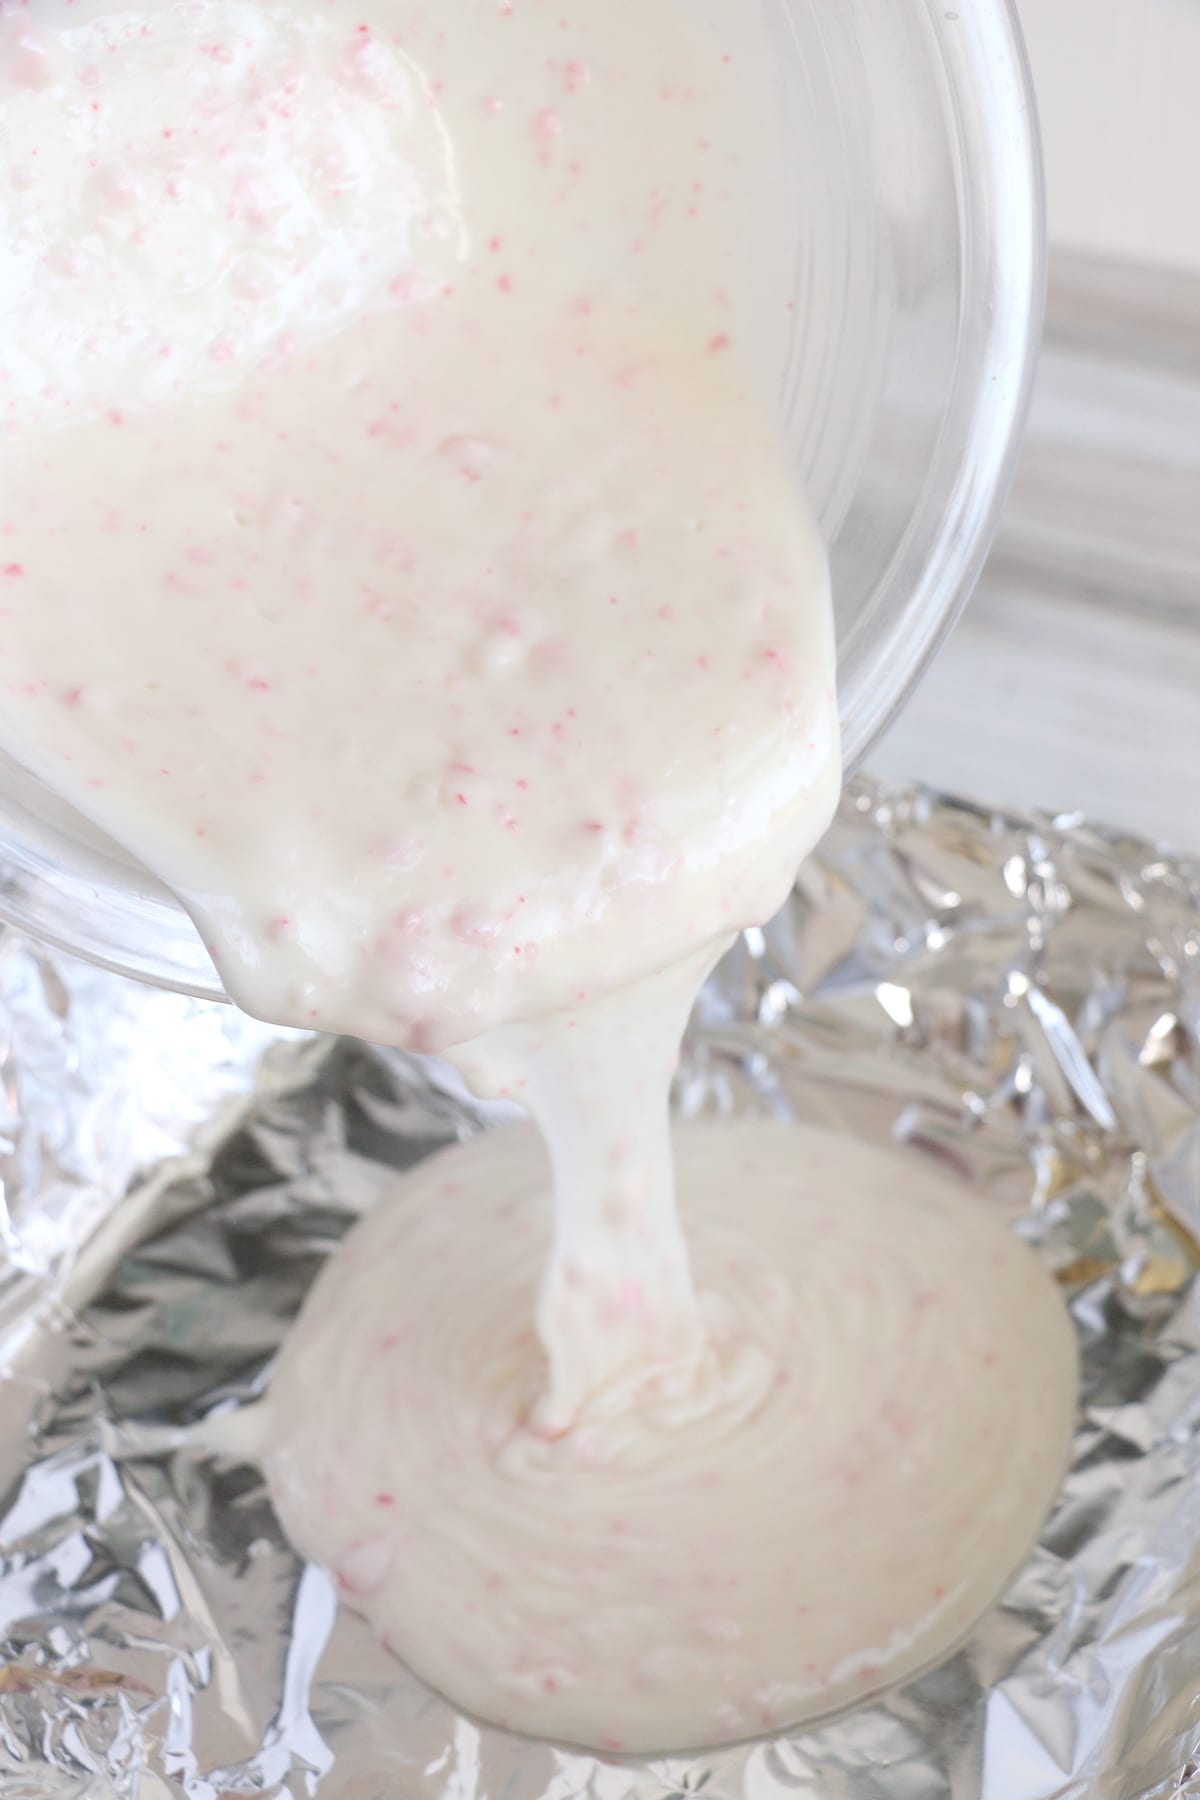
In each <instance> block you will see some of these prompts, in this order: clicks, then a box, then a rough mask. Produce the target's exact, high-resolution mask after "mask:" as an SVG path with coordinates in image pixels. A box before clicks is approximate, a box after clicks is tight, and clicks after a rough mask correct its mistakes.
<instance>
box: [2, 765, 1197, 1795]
mask: <svg viewBox="0 0 1200 1800" xmlns="http://www.w3.org/2000/svg"><path fill="white" fill-rule="evenodd" d="M1198 1035H1200V866H1197V865H1189V864H1186V863H1183V862H1179V861H1174V860H1170V859H1168V858H1166V857H1165V856H1162V855H1160V854H1158V853H1157V852H1155V851H1153V850H1152V849H1150V848H1149V847H1148V846H1147V845H1145V844H1142V843H1138V842H1136V841H1132V840H1129V839H1122V838H1118V837H1115V836H1112V835H1109V834H1106V833H1104V832H1102V831H1099V830H1097V829H1095V828H1093V827H1091V826H1089V825H1088V824H1086V823H1085V822H1084V821H1082V820H1079V819H1072V818H1059V819H1053V820H1051V819H1048V818H1033V817H1026V818H1019V817H1011V816H1010V817H1006V816H1002V815H997V814H990V813H986V812H982V811H979V810H976V809H973V808H970V807H967V806H964V805H961V804H956V803H954V802H951V801H947V800H943V799H939V798H937V797H935V796H933V795H930V794H927V793H911V792H904V793H889V792H885V791H884V790H882V789H880V788H878V787H875V786H872V785H870V784H868V783H865V782H861V781H860V782H859V783H857V784H856V785H854V786H853V787H852V788H851V790H850V792H849V793H848V795H847V797H846V800H845V803H844V806H843V809H842V813H841V816H840V819H839V822H838V824H837V826H836V827H835V829H834V830H833V832H832V833H831V835H830V837H829V838H828V840H827V841H826V843H825V844H824V846H823V847H822V850H821V853H820V855H819V856H818V857H817V858H816V859H814V861H813V862H811V863H810V864H809V865H807V866H806V867H805V869H804V870H803V872H802V874H801V877H800V879H799V882H798V884H797V888H796V891H795V894H794V896H793V899H792V901H791V903H790V905H789V906H788V908H787V909H786V910H785V912H784V913H783V914H782V915H781V917H780V918H779V919H778V920H777V921H776V922H775V923H774V924H773V925H772V926H771V927H770V928H769V929H768V930H767V931H765V932H761V933H760V932H751V933H749V934H747V935H746V937H745V938H744V939H743V940H742V941H741V942H740V943H739V945H738V946H737V948H736V950H735V951H734V952H733V953H732V954H731V956H730V957H729V958H728V959H727V960H726V962H725V963H724V964H723V965H722V967H721V968H720V970H719V971H718V973H717V975H716V976H715V977H714V979H713V981H712V983H711V984H710V986H709V988H708V989H707V990H706V992H705V995H704V996H703V999H702V1002H701V1006H700V1008H699V1010H698V1016H697V1018H696V1020H695V1022H694V1025H693V1029H692V1032H691V1034H690V1037H689V1040H688V1044H687V1046H686V1051H685V1056H684V1061H683V1066H682V1068H681V1071H680V1077H679V1082H678V1089H677V1099H678V1104H679V1106H680V1107H681V1108H682V1109H683V1110H685V1111H686V1112H688V1113H697V1112H707V1113H716V1114H734V1113H761V1114H771V1115H777V1116H784V1117H791V1116H796V1117H802V1118H805V1119H808V1120H811V1121H813V1122H816V1123H819V1124H823V1125H826V1126H832V1127H834V1128H837V1129H841V1130H845V1131H849V1132H853V1133H855V1134H857V1135H860V1136H864V1137H866V1138H868V1139H872V1140H875V1141H878V1142H887V1141H891V1142H898V1143H899V1144H901V1145H903V1146H905V1147H906V1153H907V1154H908V1155H910V1156H912V1157H915V1158H924V1159H927V1160H928V1161H929V1162H930V1163H931V1164H936V1165H938V1166H940V1167H943V1168H949V1169H952V1170H955V1171H957V1172H958V1173H959V1174H960V1175H961V1176H962V1177H963V1179H964V1180H966V1181H967V1182H969V1183H971V1184H972V1185H973V1186H974V1187H975V1188H976V1189H977V1190H979V1192H980V1193H981V1194H983V1195H984V1196H985V1197H986V1198H987V1199H988V1201H989V1202H990V1203H991V1204H993V1205H995V1206H996V1207H998V1208H1001V1209H1004V1210H1005V1212H1006V1213H1008V1214H1010V1215H1011V1216H1012V1219H1013V1222H1014V1228H1015V1229H1017V1230H1020V1231H1021V1232H1022V1233H1023V1234H1025V1235H1026V1236H1027V1237H1029V1238H1030V1239H1031V1241H1033V1242H1034V1243H1035V1244H1036V1245H1037V1246H1038V1248H1039V1251H1040V1254H1041V1255H1042V1256H1043V1257H1044V1258H1045V1259H1046V1261H1047V1263H1048V1264H1049V1266H1050V1267H1051V1268H1052V1269H1053V1271H1054V1272H1055V1274H1056V1276H1057V1278H1058V1279H1059V1281H1060V1282H1061V1283H1062V1284H1063V1286H1064V1288H1065V1289H1066V1290H1067V1292H1068V1294H1069V1296H1070V1299H1071V1304H1072V1307H1073V1311H1074V1316H1075V1319H1076V1323H1077V1326H1078V1331H1079V1336H1080V1341H1081V1346H1082V1354H1083V1386H1082V1393H1081V1402H1080V1417H1079V1428H1078V1433H1077V1436H1076V1440H1075V1451H1074V1457H1073V1464H1072V1468H1071V1472H1070V1475H1069V1477H1068V1479H1067V1482H1066V1485H1065V1487H1064V1490H1063V1493H1062V1496H1061V1499H1060V1501H1059V1503H1058V1505H1057V1507H1056V1509H1055V1512H1054V1514H1053V1516H1052V1518H1051V1520H1050V1522H1049V1524H1048V1525H1047V1527H1046V1529H1045V1531H1044V1533H1043V1535H1042V1539H1041V1542H1040V1543H1039V1545H1038V1547H1037V1549H1036V1551H1035V1553H1034V1555H1033V1557H1032V1558H1031V1560H1030V1562H1029V1564H1028V1566H1027V1567H1026V1568H1025V1570H1024V1571H1023V1573H1022V1575H1021V1576H1020V1578H1019V1579H1018V1581H1017V1582H1016V1584H1015V1585H1014V1587H1013V1588H1012V1590H1011V1591H1010V1592H1009V1593H1008V1595H1007V1596H1006V1597H1005V1599H1004V1601H1003V1602H1002V1604H1001V1605H1000V1606H998V1607H997V1608H996V1609H995V1610H994V1611H993V1612H992V1613H991V1614H990V1616H989V1617H988V1618H987V1619H986V1620H985V1621H984V1623H983V1624H982V1625H981V1626H980V1627H979V1628H978V1629H977V1631H976V1632H975V1633H974V1635H973V1636H972V1637H971V1639H970V1640H969V1642H968V1643H967V1644H965V1645H964V1647H963V1648H962V1649H961V1650H960V1651H959V1653H958V1654H957V1655H956V1656H954V1657H953V1658H952V1659H951V1660H950V1661H949V1662H947V1663H945V1664H943V1665H942V1667H940V1668H939V1669H937V1670H935V1671H934V1672H933V1673H932V1674H929V1675H926V1676H925V1677H923V1678H922V1679H921V1680H919V1681H916V1682H914V1683H912V1684H910V1685H908V1686H907V1687H904V1688H902V1689H899V1690H897V1691H896V1692H894V1693H892V1694H891V1695H890V1696H888V1697H887V1698H886V1699H884V1700H883V1701H882V1702H880V1703H878V1704H875V1705H872V1706H869V1707H865V1708H861V1709H859V1710H858V1711H855V1712H852V1713H848V1714H846V1715H844V1716H842V1717H840V1718H838V1719H836V1720H833V1721H831V1722H829V1723H826V1724H825V1725H823V1726H820V1727H817V1728H816V1729H810V1730H807V1731H805V1732H802V1733H798V1734H791V1735H785V1736H782V1737H778V1738H775V1739H772V1740H764V1741H762V1742H758V1743H753V1744H749V1745H743V1746H739V1747H735V1748H731V1749H724V1750H720V1751H716V1752H708V1753H705V1754H704V1755H702V1756H698V1757H695V1758H678V1757H676V1758H670V1759H667V1760H658V1761H653V1762H648V1763H637V1762H633V1761H630V1760H627V1759H621V1758H604V1757H596V1756H592V1755H584V1754H581V1753H579V1752H577V1751H572V1750H566V1749H560V1748H557V1747H555V1746H553V1745H549V1744H544V1743H533V1742H529V1741H524V1740H520V1739H517V1738H512V1737H509V1736H506V1735H505V1734H504V1733H502V1732H499V1731H496V1730H492V1729H490V1728H485V1727H481V1726H479V1725H478V1724H476V1723H474V1722H473V1721H471V1720H468V1719H465V1718H462V1717H460V1716H457V1715H456V1714H455V1713H454V1711H453V1709H452V1708H451V1707H449V1706H448V1705H447V1704H446V1703H445V1702H444V1701H443V1700H441V1699H440V1698H438V1697H437V1696H435V1695H433V1694H431V1693H430V1692H429V1691H428V1690H427V1689H425V1688H424V1687H422V1685H421V1684H420V1683H419V1682H418V1681H416V1680H415V1679H414V1678H413V1677H412V1676H411V1675H409V1674H408V1673H407V1671H406V1670H405V1669H403V1668H402V1667H401V1666H400V1665H399V1664H397V1663H396V1662H394V1661H393V1660H392V1658H391V1657H390V1656H389V1655H388V1654H387V1653H386V1652H385V1651H384V1650H383V1649H382V1648H381V1647H380V1646H379V1645H378V1644H377V1643H376V1642H375V1640H374V1639H373V1637H372V1635H371V1633H370V1631H369V1630H368V1628H367V1627H366V1626H365V1625H364V1624H363V1622H362V1621H361V1620H359V1619H357V1618H355V1617H354V1616H353V1615H351V1614H348V1613H343V1612H341V1611H340V1610H339V1609H338V1607H337V1605H336V1602H335V1597H334V1593H333V1589H332V1586H331V1584H330V1582H329V1580H328V1578H327V1577H326V1576H325V1575H324V1574H323V1573H322V1572H321V1571H320V1570H317V1569H315V1568H311V1567H308V1568H306V1567H304V1566H303V1565H302V1564H301V1562H300V1561H299V1560H298V1559H297V1558H296V1556H295V1555H294V1554H293V1553H292V1551H291V1550H290V1548H289V1547H288V1545H287V1544H286V1542H285V1541H284V1539H283V1537H282V1535H281V1533H280V1529H279V1526H278V1524H277V1522H276V1520H275V1517H274V1514H273V1512H272V1509H271V1506H270V1503H269V1501H268V1499H267V1496H266V1493H265V1490H264V1487H263V1483H262V1480H261V1478H260V1476H259V1475H258V1473H257V1472H256V1471H255V1470H254V1469H253V1468H251V1467H249V1466H247V1465H246V1464H244V1463H243V1462H241V1461H239V1459H238V1458H237V1456H236V1454H234V1453H233V1452H232V1451H231V1449H230V1448H229V1446H231V1445H233V1444H235V1443H236V1414H237V1411H238V1409H239V1408H240V1407H241V1406H243V1405H244V1404H245V1403H246V1402H247V1401H248V1400H251V1399H253V1398H254V1397H255V1396H257V1395H258V1394H260V1393H261V1391H262V1388H263V1386H264V1383H265V1380H266V1377H267V1373H268V1370H269V1365H270V1362H271V1358H272V1356H273V1354H274V1352H275V1350H276V1348H277V1346H278V1344H279V1342H280V1339H281V1337H282V1335H283V1333H284V1332H285V1331H286V1329H287V1326H288V1322H289V1321H290V1319H291V1318H292V1317H293V1316H294V1314H295V1312H296V1310H297V1308H298V1306H299V1304H300V1301H301V1298H302V1296H303V1295H304V1293H305V1291H306V1289H307V1287H308V1286H309V1284H310V1282H311V1281H312V1279H313V1277H314V1275H315V1273H316V1271H317V1269H318V1268H319V1266H320V1264H321V1262H322V1260H323V1259H324V1257H325V1256H327V1255H328V1254H329V1253H330V1252H331V1251H332V1250H333V1249H334V1247H335V1246H336V1244H337V1243H338V1241H339V1239H340V1238H341V1237H342V1235H343V1234H344V1232H345V1231H346V1230H347V1228H348V1227H349V1226H350V1225H351V1224H352V1223H353V1221H354V1220H355V1219H356V1218H357V1217H358V1216H359V1215H360V1214H361V1213H362V1211H363V1210H364V1209H365V1208H367V1207H369V1206H370V1205H371V1204H372V1203H373V1201H374V1199H375V1197H376V1195H377V1194H378V1192H379V1190H380V1187H381V1185H382V1184H383V1183H384V1182H385V1180H386V1178H387V1174H388V1172H389V1171H390V1170H393V1169H396V1168H402V1167H405V1166H407V1165H409V1164H411V1163H412V1162H414V1161H415V1160H417V1159H418V1158H419V1157H422V1156H424V1155H426V1154H427V1153H428V1152H429V1151H430V1150H432V1149H433V1148H435V1147H436V1146H438V1145H440V1144H443V1143H446V1142H448V1141H450V1140H451V1139H453V1138H456V1137H461V1136H463V1135H465V1134H469V1133H472V1132H475V1131H478V1130H481V1129H487V1128H489V1127H490V1126H492V1125H494V1124H495V1123H497V1121H498V1119H499V1118H500V1116H501V1115H500V1113H499V1112H498V1111H497V1109H488V1108H483V1107H480V1106H477V1105H475V1104H474V1103H473V1102H472V1101H471V1100H470V1099H469V1098H468V1097H467V1095H466V1094H465V1093H464V1091H463V1089H462V1087H461V1085H460V1084H459V1083H458V1082H457V1081H456V1080H455V1079H454V1077H453V1076H451V1075H450V1074H448V1073H447V1072H446V1071H445V1070H444V1069H443V1068H441V1067H440V1066H438V1065H433V1064H423V1063H420V1062H418V1061H417V1060H415V1059H413V1058H410V1057H405V1056H401V1055H398V1054H395V1053H390V1052H384V1051H379V1050H374V1049H371V1048H369V1047H365V1046H362V1045H358V1044H354V1043H350V1042H331V1041H328V1040H322V1039H317V1038H311V1037H305V1036H302V1035H299V1034H296V1033H287V1032H282V1031H275V1030H272V1029H270V1028H268V1027H265V1026H260V1025H257V1024H255V1023H253V1022H251V1021H249V1020H246V1019H244V1018H242V1017H240V1016H239V1015H237V1014H236V1013H234V1012H233V1011H232V1009H229V1008H223V1007H219V1006H212V1005H207V1004H204V1003H200V1002H196V1001H191V1000H185V999H180V998H178V997H176V996H172V995H167V994H160V993H155V992H153V991H151V990H148V989H144V988H139V987H137V986H135V985H133V984H130V983H125V982H122V981H120V980H118V979H116V978H115V977H112V976H109V975H105V974H101V973H99V972H97V971H95V970H91V969H88V968H86V967H84V966H83V965H81V964H79V963H75V962H72V961H71V960H70V959H68V958H66V957H63V956H60V955H58V954H57V953H52V952H47V951H44V950H40V949H38V948H36V947H34V946H32V945H30V944H29V943H27V942H25V941H23V940H21V939H19V938H17V937H15V936H9V937H8V938H7V939H4V940H3V941H2V942H0V1070H2V1073H3V1083H2V1085H0V1180H2V1182H3V1196H2V1205H0V1232H2V1234H3V1244H4V1251H5V1264H4V1268H3V1271H2V1272H0V1370H2V1378H0V1795H2V1796H3V1800H58V1797H60V1796H61V1797H63V1800H65V1797H67V1796H70V1797H71V1800H172V1797H174V1796H186V1797H187V1800H233V1796H242V1795H258V1796H265V1797H274V1796H284V1795H287V1796H290V1797H294V1800H301V1797H302V1796H314V1795H320V1797H321V1800H393V1797H400V1800H410V1797H411V1800H426V1797H427V1796H428V1797H432V1796H439V1797H442V1800H576V1797H580V1800H582V1797H584V1796H586V1797H588V1800H668V1797H670V1800H682V1797H683V1796H688V1795H704V1796H706V1800H784V1797H785V1796H788V1797H796V1796H802V1797H812V1800H1168V1796H1170V1797H1175V1800H1183V1797H1184V1796H1189V1795H1196V1796H1200V1307H1198V1297H1197V1296H1198V1289H1197V1284H1196V1283H1195V1280H1194V1276H1195V1273H1196V1270H1197V1267H1198V1265H1200V1251H1198V1249H1197V1240H1198V1239H1200V1050H1198ZM1013 1329H1014V1330H1019V1329H1020V1321H1019V1320H1014V1321H1013ZM1029 1403H1030V1405H1031V1406H1036V1405H1037V1403H1038V1397H1037V1395H1036V1394H1031V1395H1030V1397H1029ZM214 1420H219V1421H220V1426H219V1433H224V1434H225V1435H224V1439H223V1441H224V1442H225V1444H226V1446H227V1448H226V1450H225V1451H224V1452H223V1453H221V1454H214V1453H213V1452H212V1451H211V1450H206V1449H205V1447H204V1445H205V1441H208V1442H211V1441H212V1440H213V1429H214V1428H213V1423H212V1422H213V1421H214ZM198 1428H200V1429H198ZM206 1434H207V1440H206Z"/></svg>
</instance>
